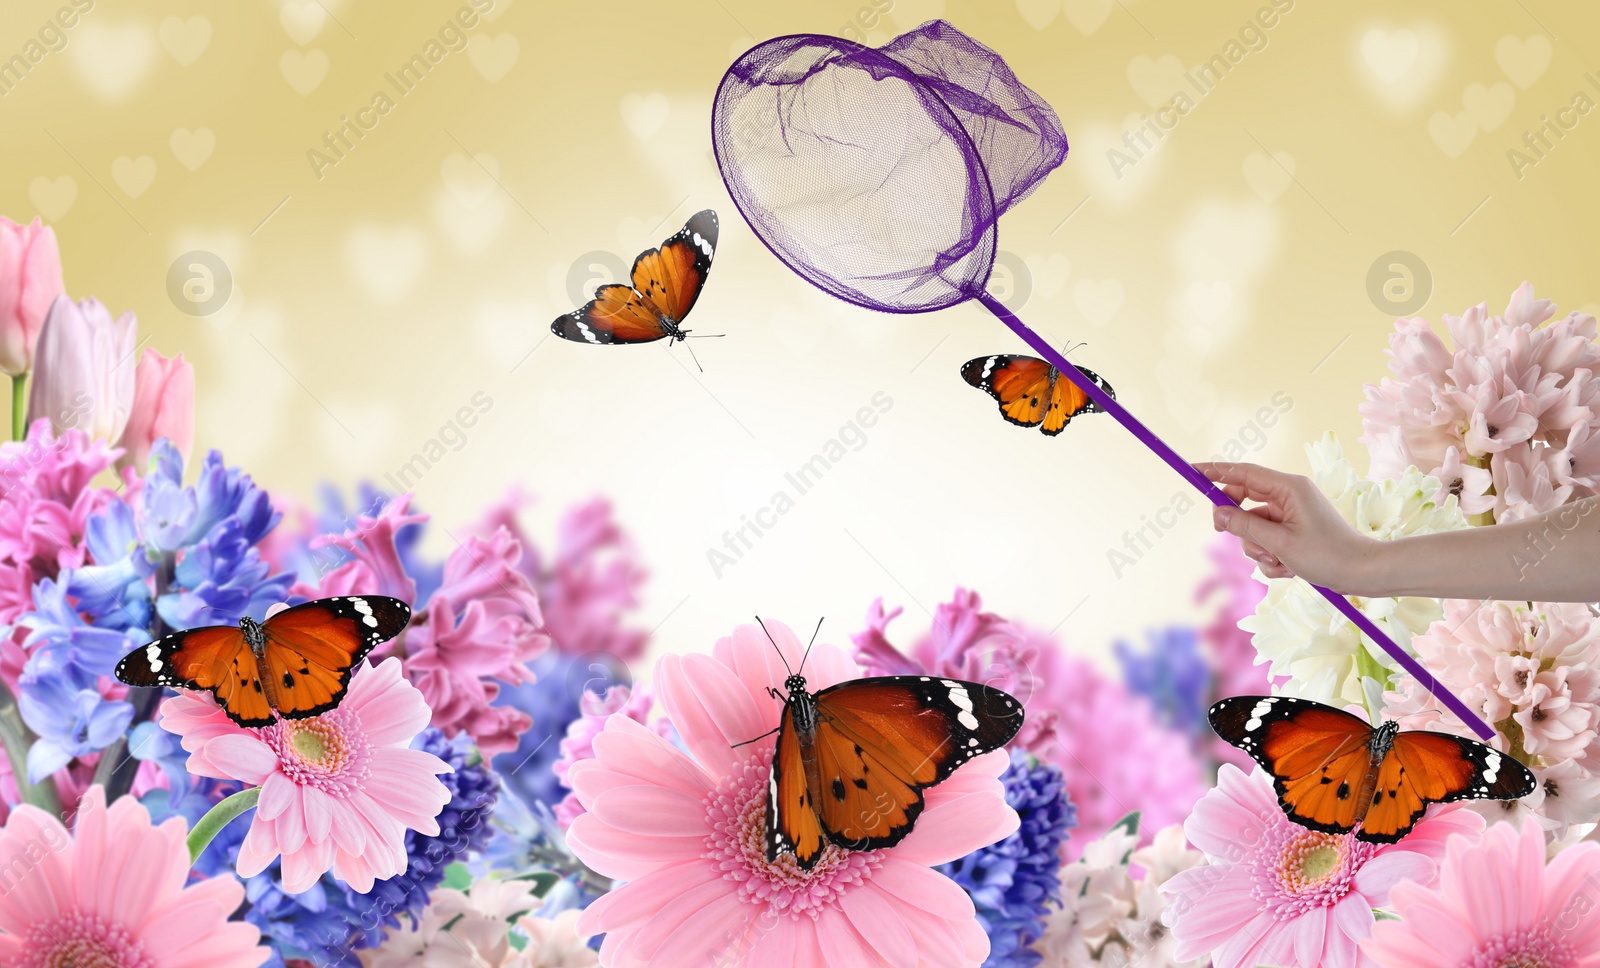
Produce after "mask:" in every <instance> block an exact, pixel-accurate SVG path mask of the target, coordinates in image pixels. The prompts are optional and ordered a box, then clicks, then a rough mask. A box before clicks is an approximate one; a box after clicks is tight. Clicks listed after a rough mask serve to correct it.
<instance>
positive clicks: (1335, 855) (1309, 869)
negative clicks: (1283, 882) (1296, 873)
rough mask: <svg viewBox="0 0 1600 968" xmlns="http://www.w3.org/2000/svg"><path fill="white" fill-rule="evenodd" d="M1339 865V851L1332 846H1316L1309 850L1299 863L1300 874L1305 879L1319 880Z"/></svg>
mask: <svg viewBox="0 0 1600 968" xmlns="http://www.w3.org/2000/svg"><path fill="white" fill-rule="evenodd" d="M1338 866H1339V852H1338V851H1337V850H1335V849H1334V848H1332V847H1317V848H1315V849H1313V850H1311V851H1309V852H1308V853H1307V854H1306V856H1305V860H1303V861H1301V863H1300V876H1301V877H1302V878H1303V879H1305V880H1307V881H1320V880H1321V879H1323V878H1324V877H1327V876H1328V875H1329V874H1331V873H1333V869H1334V868H1335V867H1338Z"/></svg>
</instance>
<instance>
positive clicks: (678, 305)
mask: <svg viewBox="0 0 1600 968" xmlns="http://www.w3.org/2000/svg"><path fill="white" fill-rule="evenodd" d="M716 251H717V213H716V212H713V211H712V210H711V209H709V208H708V209H706V210H705V211H703V212H699V213H696V214H695V215H694V217H692V218H690V219H689V221H688V222H686V223H685V224H684V226H683V228H682V229H680V230H679V231H678V234H676V235H674V236H673V237H672V238H670V239H668V240H667V241H665V242H663V243H661V248H659V249H649V250H647V251H645V252H642V253H640V254H639V258H637V259H635V260H634V262H633V274H632V278H633V288H634V289H636V290H638V291H639V293H640V294H641V295H643V296H644V297H645V301H646V303H647V304H649V305H652V306H654V308H655V309H656V310H657V311H658V312H660V313H661V314H662V315H664V316H666V317H668V318H669V319H671V320H672V321H673V322H677V323H681V322H683V320H684V317H686V316H688V315H689V310H691V309H693V308H694V304H695V300H697V299H699V298H700V290H701V289H702V288H703V287H704V286H705V284H706V274H707V273H709V272H710V271H711V258H712V256H713V255H715V254H716Z"/></svg>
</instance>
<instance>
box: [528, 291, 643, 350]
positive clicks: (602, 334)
mask: <svg viewBox="0 0 1600 968" xmlns="http://www.w3.org/2000/svg"><path fill="white" fill-rule="evenodd" d="M550 332H552V333H554V334H556V335H557V336H559V337H561V338H562V339H570V340H572V341H573V342H575V343H593V344H596V345H608V344H611V343H648V342H650V341H651V340H658V339H660V338H661V337H663V336H665V335H667V331H666V329H665V328H664V327H662V325H661V319H660V317H658V316H657V315H656V313H655V310H653V309H651V308H650V306H649V305H648V304H647V303H646V302H645V301H644V298H643V297H642V296H640V295H639V294H638V293H637V292H634V291H633V289H632V288H631V287H629V286H617V285H611V286H601V287H600V288H599V289H596V290H595V293H594V299H592V300H590V301H589V304H588V305H586V306H584V307H583V308H582V309H578V310H574V311H572V312H570V313H567V314H566V315H565V316H558V317H556V321H555V322H553V323H551V324H550Z"/></svg>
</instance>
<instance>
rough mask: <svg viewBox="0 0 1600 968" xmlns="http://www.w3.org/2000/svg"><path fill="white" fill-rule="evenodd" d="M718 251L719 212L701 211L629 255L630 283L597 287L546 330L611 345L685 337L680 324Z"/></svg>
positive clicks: (580, 340)
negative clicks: (656, 241) (632, 257)
mask: <svg viewBox="0 0 1600 968" xmlns="http://www.w3.org/2000/svg"><path fill="white" fill-rule="evenodd" d="M716 251H717V213H716V212H713V211H712V210H711V209H709V208H708V209H706V210H705V211H703V212H699V213H697V214H696V215H694V216H693V217H692V218H690V219H689V221H688V222H687V223H685V224H684V226H683V228H682V229H680V230H679V231H678V233H677V234H676V235H674V236H673V237H672V238H670V239H668V240H666V241H665V242H663V243H661V248H659V249H646V250H645V251H644V252H641V253H639V257H638V258H637V259H635V260H633V272H632V273H631V276H630V280H631V282H632V283H633V284H632V285H630V286H624V285H620V284H613V285H608V286H601V287H600V288H599V289H596V290H595V293H594V299H592V300H590V301H589V303H588V304H587V305H585V306H584V307H583V308H582V309H577V310H574V311H572V312H570V313H567V314H566V315H564V316H558V317H556V321H555V322H553V323H551V324H550V332H552V333H554V334H556V335H557V336H559V337H561V338H562V339H570V340H572V341H573V342H575V343H592V344H595V345H610V344H616V343H649V342H653V341H655V340H658V339H668V340H682V339H687V338H688V335H689V331H688V330H686V329H681V328H680V327H681V326H682V324H683V321H684V319H685V318H686V317H687V316H688V315H689V310H691V309H693V308H694V304H695V300H697V299H699V298H700V290H701V288H703V287H704V286H705V284H706V273H708V272H710V271H711V257H712V256H713V255H715V254H716Z"/></svg>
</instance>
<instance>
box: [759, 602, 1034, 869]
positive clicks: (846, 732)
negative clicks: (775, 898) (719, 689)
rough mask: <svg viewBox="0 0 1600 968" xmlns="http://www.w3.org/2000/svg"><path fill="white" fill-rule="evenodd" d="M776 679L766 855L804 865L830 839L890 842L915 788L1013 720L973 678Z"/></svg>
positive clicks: (849, 845) (1013, 711) (901, 833)
mask: <svg viewBox="0 0 1600 968" xmlns="http://www.w3.org/2000/svg"><path fill="white" fill-rule="evenodd" d="M758 621H759V620H758ZM762 627H763V629H765V626H764V625H763V626H762ZM818 627H819V628H820V627H821V625H820V623H819V625H818ZM768 637H769V638H770V637H771V636H770V633H769V636H768ZM812 641H813V642H815V641H816V636H815V634H813V635H812ZM773 646H774V648H776V647H777V644H776V643H774V644H773ZM807 651H808V652H809V651H810V646H807ZM779 655H780V656H781V655H782V652H781V650H780V652H779ZM785 665H787V663H785ZM804 670H805V659H804V658H803V657H802V658H801V660H800V671H801V672H803V671H804ZM783 686H784V691H785V692H786V693H787V695H785V692H779V691H778V690H776V689H772V690H770V691H771V694H772V695H773V696H775V697H777V698H780V699H783V700H784V707H783V714H782V718H781V719H780V720H779V722H778V729H777V734H778V738H777V743H776V746H775V748H774V750H773V754H772V779H771V782H770V785H769V787H768V797H767V837H766V840H767V861H768V862H769V863H771V862H774V861H776V860H777V859H778V857H779V856H780V855H782V854H785V853H793V854H794V856H795V860H796V861H797V862H798V863H799V865H800V867H801V868H803V869H805V870H810V869H811V868H812V867H814V866H816V863H817V860H818V858H820V857H821V856H822V852H823V850H824V848H825V847H826V846H827V845H828V844H830V843H832V844H836V845H837V846H839V847H843V848H845V849H847V850H879V849H882V848H885V847H893V846H894V845H895V844H898V843H899V842H900V841H901V840H902V839H904V838H905V836H906V835H907V834H909V833H910V832H911V829H912V826H913V825H914V824H915V823H916V821H917V817H918V815H920V814H921V813H922V807H923V798H922V791H923V790H925V789H927V788H928V787H931V786H933V785H935V784H937V783H940V782H941V781H943V780H944V779H945V778H947V777H949V776H950V774H951V773H954V772H955V770H956V768H957V767H959V766H961V765H962V764H963V763H966V762H967V761H968V760H970V759H972V758H973V757H975V756H980V755H982V754H984V753H988V752H991V751H993V750H997V749H999V748H1000V747H1002V746H1004V745H1006V743H1008V742H1010V741H1011V738H1012V737H1013V736H1015V735H1016V734H1017V730H1019V729H1021V728H1022V717H1023V712H1022V704H1021V703H1019V702H1018V701H1017V700H1016V699H1015V698H1013V697H1012V696H1010V695H1008V694H1007V693H1004V692H1002V691H1000V690H999V689H995V688H992V687H990V686H985V685H981V684H979V683H976V682H963V681H961V680H957V679H945V678H942V677H940V676H878V677H873V678H866V679H852V680H849V681H848V682H841V683H839V684H837V685H834V686H829V687H828V688H826V689H823V690H821V691H819V692H815V693H813V692H810V691H808V690H807V689H806V680H805V677H804V676H802V675H801V674H800V673H799V672H791V673H790V675H789V677H788V678H787V679H785V680H784V684H783ZM752 742H753V741H752Z"/></svg>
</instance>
